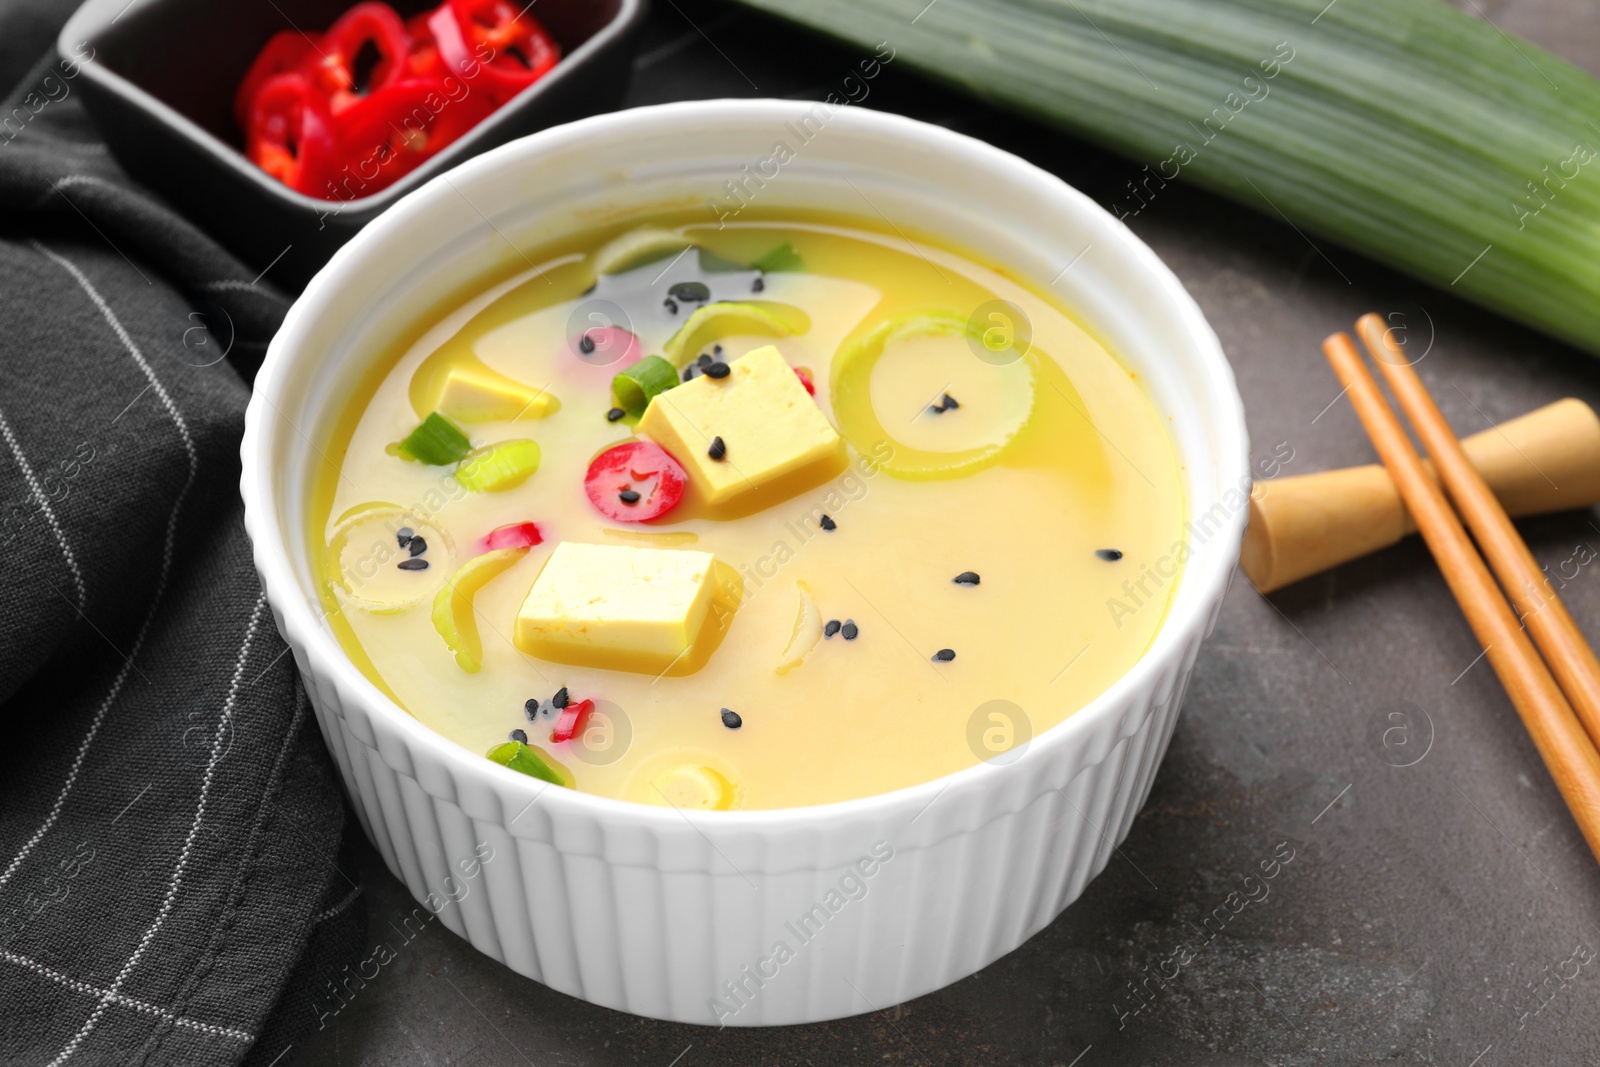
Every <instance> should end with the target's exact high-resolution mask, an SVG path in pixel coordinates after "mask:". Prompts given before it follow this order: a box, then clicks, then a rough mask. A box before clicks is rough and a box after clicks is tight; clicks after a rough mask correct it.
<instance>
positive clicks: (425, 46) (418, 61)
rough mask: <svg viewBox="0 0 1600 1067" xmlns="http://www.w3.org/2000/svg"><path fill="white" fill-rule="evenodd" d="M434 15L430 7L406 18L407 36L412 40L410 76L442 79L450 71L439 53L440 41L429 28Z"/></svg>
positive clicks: (407, 74) (407, 70)
mask: <svg viewBox="0 0 1600 1067" xmlns="http://www.w3.org/2000/svg"><path fill="white" fill-rule="evenodd" d="M432 16H433V11H432V9H429V10H427V11H419V12H417V13H416V14H415V15H412V16H411V17H410V18H408V19H406V37H407V38H408V39H409V40H410V42H411V49H410V54H408V55H407V56H406V76H407V77H408V78H431V79H434V80H439V81H442V80H443V79H444V76H445V75H446V74H448V73H449V70H448V69H447V68H446V67H445V65H444V59H443V58H442V57H441V56H440V55H439V42H437V41H435V40H434V39H433V31H432V30H431V29H429V28H428V19H429V18H431V17H432Z"/></svg>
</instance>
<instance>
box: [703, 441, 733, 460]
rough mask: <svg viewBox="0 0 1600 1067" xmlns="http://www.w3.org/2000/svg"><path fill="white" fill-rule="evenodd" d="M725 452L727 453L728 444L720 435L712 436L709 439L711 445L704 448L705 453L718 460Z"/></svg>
mask: <svg viewBox="0 0 1600 1067" xmlns="http://www.w3.org/2000/svg"><path fill="white" fill-rule="evenodd" d="M727 454H728V444H727V442H726V441H724V440H723V439H722V438H720V437H713V438H712V439H711V447H710V448H708V449H706V455H708V456H710V457H711V458H712V459H715V460H719V461H720V460H721V459H722V458H723V457H724V456H726V455H727Z"/></svg>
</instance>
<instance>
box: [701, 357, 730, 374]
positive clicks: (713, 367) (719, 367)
mask: <svg viewBox="0 0 1600 1067" xmlns="http://www.w3.org/2000/svg"><path fill="white" fill-rule="evenodd" d="M731 371H732V368H731V367H729V366H728V365H727V364H726V363H723V362H722V361H721V360H717V361H715V362H713V363H710V364H707V365H706V377H707V378H726V377H727V376H728V375H729V373H730V372H731Z"/></svg>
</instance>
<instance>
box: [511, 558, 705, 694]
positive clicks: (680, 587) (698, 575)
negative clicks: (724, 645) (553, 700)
mask: <svg viewBox="0 0 1600 1067" xmlns="http://www.w3.org/2000/svg"><path fill="white" fill-rule="evenodd" d="M714 562H715V557H713V556H712V554H711V553H709V552H692V551H686V550H680V549H664V548H632V547H629V546H624V545H584V544H576V543H574V542H571V541H563V542H562V543H561V544H559V545H557V546H556V550H555V552H553V553H551V556H550V558H549V559H548V560H547V561H546V562H545V565H544V570H542V571H540V572H539V577H538V578H537V579H535V581H534V583H533V588H532V589H530V590H529V591H528V596H527V599H525V600H524V601H523V602H522V610H521V611H519V612H518V613H517V625H516V632H515V634H514V635H513V637H512V641H513V643H514V644H515V645H516V646H517V647H518V648H520V649H521V650H522V651H524V652H526V653H528V654H529V655H530V656H538V657H540V658H542V659H551V660H556V661H557V662H562V663H574V664H579V665H583V666H594V667H604V668H607V669H610V670H622V671H642V672H651V673H653V672H656V671H660V670H663V669H664V668H666V667H667V666H668V665H670V664H671V663H672V662H673V661H674V660H676V659H677V658H678V657H679V656H680V655H682V654H683V652H684V650H685V649H688V648H690V647H692V646H693V645H694V643H695V640H696V639H697V638H698V637H699V636H700V628H701V626H702V625H703V624H704V623H705V621H706V615H707V612H708V609H709V608H710V606H711V599H712V595H713V593H714V591H715V589H714V581H713V576H712V565H713V563H714Z"/></svg>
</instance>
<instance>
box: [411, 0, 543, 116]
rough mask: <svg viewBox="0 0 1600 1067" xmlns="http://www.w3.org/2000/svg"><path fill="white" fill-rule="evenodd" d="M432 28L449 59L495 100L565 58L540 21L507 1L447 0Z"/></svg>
mask: <svg viewBox="0 0 1600 1067" xmlns="http://www.w3.org/2000/svg"><path fill="white" fill-rule="evenodd" d="M446 12H448V17H445V13H446ZM428 27H429V29H431V30H432V31H433V35H434V39H435V40H436V41H437V42H438V45H439V52H440V54H441V55H442V56H444V59H445V62H446V64H447V65H448V66H449V67H451V68H452V69H454V70H455V71H457V72H458V73H460V74H462V75H463V76H464V77H466V78H468V79H469V80H472V81H476V82H479V83H480V84H481V85H482V86H483V87H484V89H486V90H487V91H488V93H489V95H490V96H492V97H494V99H495V102H496V103H501V104H503V103H505V102H506V101H507V100H510V99H511V98H512V97H513V96H516V95H517V94H518V93H520V92H522V90H524V89H526V88H527V87H528V86H530V85H532V84H533V83H534V82H536V81H538V80H539V79H540V78H542V77H544V75H545V74H547V73H548V72H549V71H550V68H552V67H554V66H555V65H556V61H557V60H559V59H560V58H561V48H560V46H559V45H557V44H556V42H555V39H554V38H553V37H551V36H550V34H549V33H548V32H547V31H546V30H545V28H544V27H543V26H542V25H540V23H539V21H538V20H537V19H535V18H534V17H533V16H532V15H531V14H529V13H528V12H527V10H526V9H519V8H518V7H517V5H516V4H513V3H509V2H508V0H448V3H447V4H445V5H443V6H441V7H440V9H439V11H438V12H436V13H435V14H434V16H433V17H432V18H430V19H429V20H428Z"/></svg>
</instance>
